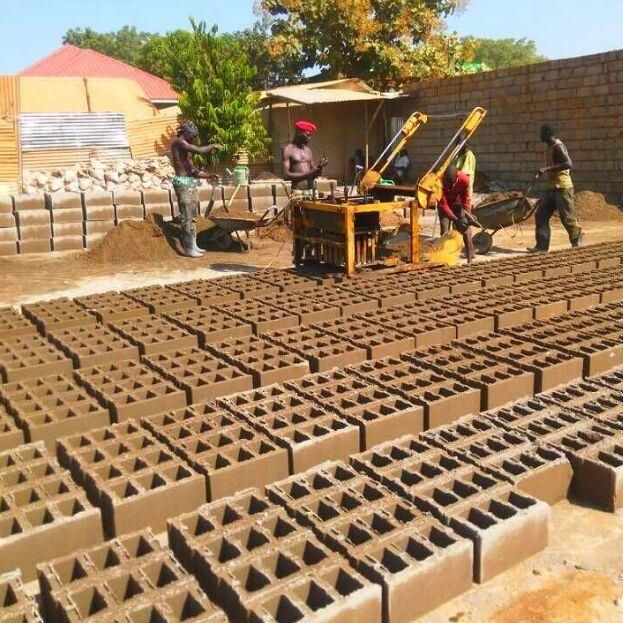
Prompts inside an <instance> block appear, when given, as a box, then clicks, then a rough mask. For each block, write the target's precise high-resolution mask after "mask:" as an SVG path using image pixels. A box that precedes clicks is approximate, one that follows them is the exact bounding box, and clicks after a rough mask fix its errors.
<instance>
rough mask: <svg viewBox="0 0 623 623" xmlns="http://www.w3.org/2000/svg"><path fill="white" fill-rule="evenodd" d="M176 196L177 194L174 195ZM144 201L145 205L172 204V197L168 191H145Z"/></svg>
mask: <svg viewBox="0 0 623 623" xmlns="http://www.w3.org/2000/svg"><path fill="white" fill-rule="evenodd" d="M172 194H173V195H175V193H172ZM143 201H144V203H145V205H147V204H149V203H171V195H170V194H169V191H168V190H164V189H155V188H154V189H153V190H144V191H143Z"/></svg>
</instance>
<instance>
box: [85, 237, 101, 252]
mask: <svg viewBox="0 0 623 623" xmlns="http://www.w3.org/2000/svg"><path fill="white" fill-rule="evenodd" d="M105 235H106V234H90V235H87V236H85V246H86V248H87V249H92V248H93V247H94V246H96V245H97V243H98V242H100V240H102V238H104V236H105Z"/></svg>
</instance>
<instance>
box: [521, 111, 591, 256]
mask: <svg viewBox="0 0 623 623" xmlns="http://www.w3.org/2000/svg"><path fill="white" fill-rule="evenodd" d="M540 136H541V142H542V143H545V144H546V145H547V160H546V166H544V167H541V168H540V169H539V170H538V171H537V173H536V179H539V178H540V177H542V176H543V175H547V190H546V192H545V195H544V196H543V199H541V201H540V202H539V207H538V208H537V210H536V215H535V217H534V218H535V221H536V246H535V247H532V248H531V249H528V251H530V252H531V253H539V252H544V251H549V241H550V236H551V233H552V230H551V228H550V224H549V221H550V219H551V218H552V215H553V214H554V212H556V211H558V215H559V216H560V221H561V222H562V224H563V227H564V228H565V229H566V230H567V234H568V235H569V241H570V242H571V246H572V247H579V246H580V244H581V242H582V229H581V228H580V225H579V223H578V219H577V217H576V214H575V205H574V200H573V199H574V198H573V181H572V180H571V169H573V163H572V162H571V158H570V156H569V152H568V151H567V148H566V147H565V145H564V143H563V142H562V141H561V140H560V139H559V138H557V137H556V131H555V130H554V128H553V127H552V126H551V125H549V124H547V123H546V124H544V125H542V126H541V131H540Z"/></svg>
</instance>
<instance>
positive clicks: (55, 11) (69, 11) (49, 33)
mask: <svg viewBox="0 0 623 623" xmlns="http://www.w3.org/2000/svg"><path fill="white" fill-rule="evenodd" d="M253 4H254V2H253V0H0V74H11V73H16V72H18V71H20V70H21V69H23V68H24V67H26V66H27V65H29V64H30V63H32V62H34V61H36V60H38V59H40V58H41V57H42V56H45V55H46V54H48V53H49V52H52V51H53V50H54V49H56V48H57V47H58V46H59V45H60V44H61V38H62V36H63V34H64V33H65V31H66V30H67V29H68V28H72V27H86V26H90V27H91V28H94V29H95V30H100V31H109V30H116V29H118V28H121V27H122V26H124V25H125V24H129V25H132V26H136V27H137V28H138V29H139V30H145V31H149V32H166V31H167V30H171V29H174V28H179V27H186V26H187V24H188V19H187V18H188V16H189V15H194V16H195V17H197V18H200V19H205V20H206V21H208V22H209V23H216V24H218V25H219V28H220V29H221V30H222V31H227V30H236V29H240V28H245V27H247V26H250V25H251V24H252V23H253V21H254V20H255V17H254V15H253V10H252V7H253ZM621 24H623V0H591V1H590V2H587V1H586V0H471V1H470V3H469V6H468V8H467V9H466V10H465V11H464V12H462V13H461V14H459V15H456V16H454V17H452V18H450V19H449V20H448V28H449V30H451V31H457V32H458V33H459V34H461V35H474V36H477V37H490V38H502V37H515V38H520V37H527V38H529V39H534V40H535V41H536V42H537V45H538V48H539V51H540V52H541V53H542V54H544V55H545V56H547V57H549V58H564V57H568V56H579V55H582V54H592V53H594V52H603V51H606V50H611V49H616V48H623V28H622V27H621Z"/></svg>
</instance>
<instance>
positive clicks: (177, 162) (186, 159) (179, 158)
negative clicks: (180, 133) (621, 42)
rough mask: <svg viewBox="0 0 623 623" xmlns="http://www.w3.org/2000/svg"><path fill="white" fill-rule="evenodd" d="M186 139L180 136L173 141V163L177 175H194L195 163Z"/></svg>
mask: <svg viewBox="0 0 623 623" xmlns="http://www.w3.org/2000/svg"><path fill="white" fill-rule="evenodd" d="M186 145H187V143H186V141H185V140H184V139H182V138H180V137H177V138H174V139H173V140H172V141H171V164H172V165H173V169H174V170H175V175H186V176H191V177H194V176H193V171H194V170H196V169H195V164H194V163H193V158H192V154H191V153H190V151H188V149H187V148H186Z"/></svg>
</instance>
